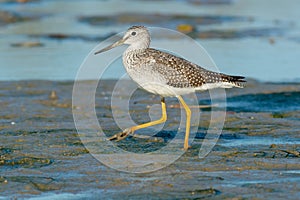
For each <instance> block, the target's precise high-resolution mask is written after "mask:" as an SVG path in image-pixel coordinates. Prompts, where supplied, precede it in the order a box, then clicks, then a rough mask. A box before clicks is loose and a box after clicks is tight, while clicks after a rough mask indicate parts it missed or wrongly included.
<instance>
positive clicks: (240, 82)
mask: <svg viewBox="0 0 300 200" xmlns="http://www.w3.org/2000/svg"><path fill="white" fill-rule="evenodd" d="M221 77H222V80H223V81H224V82H228V83H231V84H233V85H234V86H235V87H239V88H243V87H244V86H245V82H246V80H244V79H245V77H243V76H231V75H226V74H221Z"/></svg>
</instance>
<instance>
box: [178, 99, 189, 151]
mask: <svg viewBox="0 0 300 200" xmlns="http://www.w3.org/2000/svg"><path fill="white" fill-rule="evenodd" d="M177 98H178V99H179V101H180V103H181V104H182V106H183V108H184V110H185V113H186V128H185V138H184V147H183V148H184V149H185V150H187V149H188V148H189V136H190V127H191V114H192V112H191V109H190V108H189V107H188V105H187V104H186V103H185V102H184V100H183V98H182V97H181V96H177Z"/></svg>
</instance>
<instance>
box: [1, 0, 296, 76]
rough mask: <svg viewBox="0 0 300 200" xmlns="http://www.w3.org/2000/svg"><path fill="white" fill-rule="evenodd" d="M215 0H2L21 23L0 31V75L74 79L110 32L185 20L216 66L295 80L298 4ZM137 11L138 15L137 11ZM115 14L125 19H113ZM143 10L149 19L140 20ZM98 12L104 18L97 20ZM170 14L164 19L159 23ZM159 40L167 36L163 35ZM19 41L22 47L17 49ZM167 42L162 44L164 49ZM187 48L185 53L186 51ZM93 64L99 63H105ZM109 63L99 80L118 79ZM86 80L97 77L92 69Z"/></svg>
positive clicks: (3, 6)
mask: <svg viewBox="0 0 300 200" xmlns="http://www.w3.org/2000/svg"><path fill="white" fill-rule="evenodd" d="M196 2H197V1H196ZM220 2H223V4H208V5H207V4H205V3H202V4H201V3H200V4H197V3H195V2H194V3H193V1H154V2H152V1H131V2H126V3H125V2H123V1H119V0H111V1H83V0H79V1H67V0H62V1H61V0H59V1H58V0H56V1H43V0H40V1H33V2H31V3H25V4H18V3H6V1H3V2H2V3H0V4H1V10H3V11H9V12H11V13H16V14H17V15H18V16H21V17H24V18H25V17H26V18H25V19H26V20H25V19H24V20H20V21H19V22H17V23H8V24H5V25H2V26H1V28H0V30H1V37H0V52H1V53H0V60H1V64H0V71H1V74H0V80H24V79H27V80H28V79H42V80H44V79H47V80H74V79H75V77H76V73H77V71H78V69H79V66H80V64H81V63H82V62H83V60H84V58H85V57H86V55H87V54H88V53H89V52H90V51H91V50H92V49H93V48H94V47H95V46H96V45H97V44H98V43H99V42H101V41H102V40H103V39H104V38H107V37H108V36H109V35H112V34H114V33H118V32H122V31H125V30H126V29H127V28H128V27H129V26H130V25H132V24H145V25H147V26H160V27H165V28H170V29H172V30H176V28H177V26H178V25H180V24H190V25H191V26H193V27H194V28H195V29H196V30H197V31H198V32H199V38H197V37H196V38H195V39H196V40H197V42H199V43H200V44H201V45H202V46H204V48H205V49H206V50H207V51H208V53H209V54H210V55H211V56H212V58H213V60H214V61H215V63H216V64H217V66H218V68H219V69H220V71H222V72H225V73H230V74H240V75H244V76H246V77H251V78H255V79H259V80H263V81H273V82H274V81H275V82H278V81H299V78H300V77H299V74H300V71H299V67H298V63H299V62H298V58H299V56H300V53H299V52H300V51H298V50H299V45H300V43H299V33H300V28H299V27H300V25H299V19H300V16H299V12H298V10H299V9H298V8H299V2H298V1H296V0H292V1H289V2H288V3H285V2H282V1H280V0H276V1H272V2H268V1H266V2H261V1H259V0H256V1H253V0H244V1H220ZM65 8H67V9H65ZM104 8H105V9H104ZM137 10H138V12H137ZM187 11H188V12H187ZM135 13H136V15H139V16H134V14H135ZM141 13H142V14H141ZM279 13H280V14H279ZM120 14H123V16H121V17H119V18H117V17H116V16H118V15H120ZM143 14H145V15H150V16H148V17H146V18H144V19H143ZM159 14H160V15H161V16H160V15H159ZM131 15H133V16H131ZM99 16H100V17H102V18H101V23H96V22H97V21H96V20H97V19H99ZM110 16H112V17H110ZM114 16H115V18H113V17H114ZM168 16H169V20H167V21H165V22H163V21H162V20H165V19H166V17H168ZM172 16H173V17H172ZM193 16H194V17H193ZM87 17H90V18H87ZM83 19H86V20H83ZM137 20H139V21H137ZM93 21H96V22H93ZM196 35H198V34H196ZM191 36H192V37H195V34H191ZM164 40H165V41H167V42H169V41H170V39H169V38H168V37H167V36H166V38H165V39H164ZM28 41H30V42H37V43H38V44H37V46H35V47H31V48H28V47H22V43H23V42H28ZM153 41H154V42H155V41H156V39H155V38H154V39H153ZM158 42H161V41H158ZM19 43H21V47H16V45H18V44H19ZM179 43H180V42H179ZM168 45H169V44H166V45H165V46H164V49H166V50H167V49H168ZM178 47H180V45H179V46H178ZM185 48H186V49H184V51H185V52H187V54H188V52H191V49H189V48H188V47H185ZM98 62H99V61H98ZM98 62H97V64H98V67H99V68H101V67H105V66H101V63H98ZM113 68H114V69H115V71H118V72H119V73H113V72H111V73H109V74H106V76H104V77H103V78H119V77H120V75H122V74H124V69H123V67H122V66H121V64H120V61H119V62H117V63H115V65H113ZM86 78H87V79H98V78H99V77H95V76H93V73H91V74H90V75H89V76H88V77H86Z"/></svg>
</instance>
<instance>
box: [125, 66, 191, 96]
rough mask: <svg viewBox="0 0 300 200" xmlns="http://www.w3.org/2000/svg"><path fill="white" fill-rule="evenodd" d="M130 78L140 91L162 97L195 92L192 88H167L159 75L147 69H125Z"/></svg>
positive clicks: (165, 82)
mask: <svg viewBox="0 0 300 200" xmlns="http://www.w3.org/2000/svg"><path fill="white" fill-rule="evenodd" d="M126 70H127V73H128V75H129V76H130V78H131V79H132V80H133V81H134V82H136V83H137V84H138V85H139V87H141V88H142V89H144V90H146V91H148V92H150V93H153V94H157V95H160V96H163V97H170V96H178V95H183V94H189V93H192V92H195V89H194V88H175V87H172V86H169V85H168V84H167V81H166V80H165V78H164V77H163V76H161V74H159V73H155V72H153V71H149V70H147V69H145V68H144V69H126Z"/></svg>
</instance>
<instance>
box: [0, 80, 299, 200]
mask: <svg viewBox="0 0 300 200" xmlns="http://www.w3.org/2000/svg"><path fill="white" fill-rule="evenodd" d="M83 83H84V84H85V85H86V87H89V86H91V85H92V84H94V83H93V81H83ZM73 84H74V82H72V81H38V80H34V81H1V84H0V106H1V113H0V199H14V198H33V199H34V198H42V199H53V198H65V199H85V198H92V197H94V198H95V197H96V198H103V199H120V198H123V199H124V198H125V199H174V198H177V199H283V198H284V199H297V198H298V197H299V195H300V192H299V191H300V162H299V157H300V123H299V121H300V120H299V119H300V112H299V110H300V92H299V91H300V84H299V83H267V82H257V81H254V80H248V83H247V86H246V87H245V88H244V89H238V88H237V89H230V90H226V95H227V98H226V99H227V102H226V103H227V106H226V119H225V124H224V127H223V130H222V134H221V136H220V138H219V140H218V141H217V144H216V145H215V146H214V148H213V149H212V151H211V152H210V153H209V154H208V155H207V156H206V157H205V158H201V159H200V158H199V156H198V151H199V148H200V147H201V145H202V141H203V138H204V137H205V134H206V131H207V126H208V123H209V120H210V112H211V106H213V105H210V101H209V93H207V92H204V93H198V94H197V97H198V99H199V104H200V109H201V120H200V122H199V125H198V127H196V128H197V132H196V134H195V139H194V140H193V142H192V143H191V148H190V149H189V150H188V151H187V152H185V153H184V154H183V155H182V156H181V157H180V158H179V159H178V160H176V161H175V162H173V163H171V164H170V165H169V166H167V167H164V168H163V169H161V170H157V171H154V172H149V173H138V174H136V173H125V172H121V171H118V170H115V169H112V168H110V167H108V166H106V165H104V164H102V163H101V162H99V161H98V160H97V159H95V158H94V157H93V156H92V155H91V154H90V152H89V150H88V149H86V148H85V146H84V144H83V143H82V141H81V139H80V137H79V135H78V133H77V130H76V127H75V124H74V120H73V115H72V109H74V107H72V89H73ZM115 84H116V81H115V80H103V81H101V83H99V84H98V88H97V92H96V94H95V109H96V113H97V117H98V121H99V124H100V125H101V126H102V128H103V130H104V132H105V133H106V134H107V136H111V135H113V134H115V133H117V132H118V131H120V129H119V128H118V126H117V124H116V123H115V122H114V118H113V113H112V106H111V96H112V92H113V90H114V86H115ZM128 84H134V83H133V82H132V81H129V80H128ZM118 95H119V97H120V98H122V97H124V98H126V95H127V96H128V94H126V89H124V91H123V93H122V92H120V93H118ZM186 98H188V97H186ZM187 102H188V101H187ZM166 103H167V111H168V121H167V122H166V124H165V125H164V128H163V130H162V131H160V132H159V133H158V134H157V135H156V136H155V137H156V138H158V140H155V141H154V142H153V141H152V140H149V139H135V138H134V137H128V138H127V139H125V140H123V141H120V142H114V144H115V145H117V146H118V147H119V148H124V149H126V150H127V151H132V152H135V151H137V152H139V151H140V150H143V148H147V151H152V150H155V149H157V148H160V147H162V146H164V145H167V144H168V142H169V141H170V140H172V138H173V135H174V134H182V135H184V132H183V131H179V132H177V131H178V121H179V120H180V118H179V117H180V116H179V115H180V106H179V103H178V101H177V100H176V99H175V98H167V99H166ZM154 104H159V97H158V96H155V95H152V94H149V93H147V92H145V91H143V90H140V89H137V90H136V91H135V93H134V94H133V95H132V96H131V97H130V102H129V105H130V106H129V108H130V114H131V116H132V119H133V120H134V121H135V122H136V123H143V122H147V121H149V120H150V117H149V112H150V111H149V108H151V106H153V105H154ZM192 106H196V105H192ZM215 106H216V107H218V105H215ZM158 108H159V107H158ZM159 111H160V110H159V109H154V110H152V111H151V112H154V113H155V112H157V114H158V115H159ZM117 113H118V112H117ZM119 113H121V114H122V110H120V112H119ZM152 130H153V129H151V128H149V129H146V130H142V131H138V132H137V133H136V134H137V135H138V134H139V133H140V134H141V135H142V134H145V133H147V132H151V131H152ZM100 147H101V141H100ZM140 153H143V152H140ZM124 162H126V160H124Z"/></svg>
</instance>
